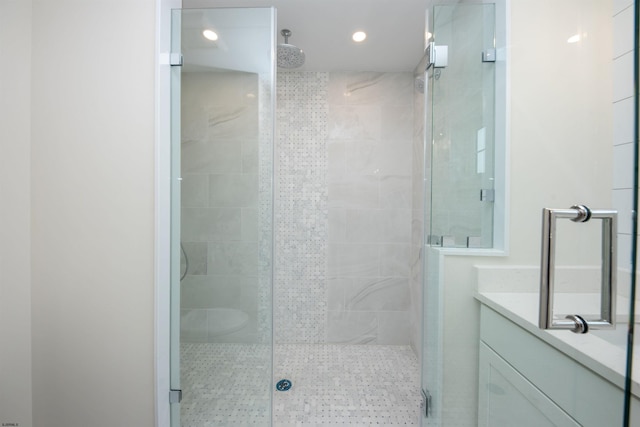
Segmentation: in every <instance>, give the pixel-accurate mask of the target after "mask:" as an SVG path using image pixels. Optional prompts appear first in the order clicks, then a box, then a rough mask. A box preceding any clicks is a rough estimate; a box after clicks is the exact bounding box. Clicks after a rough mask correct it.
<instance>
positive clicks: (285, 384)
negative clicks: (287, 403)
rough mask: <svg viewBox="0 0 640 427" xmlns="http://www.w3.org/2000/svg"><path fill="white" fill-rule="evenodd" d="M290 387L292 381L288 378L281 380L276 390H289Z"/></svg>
mask: <svg viewBox="0 0 640 427" xmlns="http://www.w3.org/2000/svg"><path fill="white" fill-rule="evenodd" d="M290 388H291V381H289V380H287V379H284V380H280V381H278V383H277V384H276V390H278V391H287V390H289V389H290Z"/></svg>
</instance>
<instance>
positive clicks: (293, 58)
mask: <svg viewBox="0 0 640 427" xmlns="http://www.w3.org/2000/svg"><path fill="white" fill-rule="evenodd" d="M280 34H282V36H283V37H284V43H280V44H279V45H278V67H280V68H298V67H302V65H303V64H304V60H305V55H304V52H303V51H302V49H300V48H298V47H296V46H294V45H292V44H289V43H288V42H289V37H291V30H288V29H286V28H285V29H283V30H282V31H280Z"/></svg>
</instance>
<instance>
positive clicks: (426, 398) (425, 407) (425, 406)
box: [420, 388, 431, 418]
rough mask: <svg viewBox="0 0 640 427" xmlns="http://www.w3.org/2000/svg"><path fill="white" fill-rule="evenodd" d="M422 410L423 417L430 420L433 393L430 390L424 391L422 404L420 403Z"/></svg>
mask: <svg viewBox="0 0 640 427" xmlns="http://www.w3.org/2000/svg"><path fill="white" fill-rule="evenodd" d="M420 408H421V409H422V415H424V417H425V418H429V415H430V414H431V393H429V390H427V389H424V388H423V389H422V402H421V403H420Z"/></svg>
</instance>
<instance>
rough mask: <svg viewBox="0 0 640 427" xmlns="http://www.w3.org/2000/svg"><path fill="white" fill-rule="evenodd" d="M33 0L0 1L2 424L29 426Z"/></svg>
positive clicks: (0, 358)
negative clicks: (31, 18) (30, 155)
mask: <svg viewBox="0 0 640 427" xmlns="http://www.w3.org/2000/svg"><path fill="white" fill-rule="evenodd" d="M30 16H31V1H23V0H7V1H2V2H0V135H2V137H0V343H1V344H0V384H1V386H0V424H2V423H7V424H8V423H19V424H20V426H24V427H29V426H31V424H32V422H31V334H30V333H31V279H30V278H31V263H30V253H29V252H30V233H31V227H30V224H29V223H30V220H29V215H30V207H31V203H30V201H29V190H30V165H29V151H30V146H29V144H30V141H29V139H30V113H29V109H30V78H31V74H30V73H31V20H30Z"/></svg>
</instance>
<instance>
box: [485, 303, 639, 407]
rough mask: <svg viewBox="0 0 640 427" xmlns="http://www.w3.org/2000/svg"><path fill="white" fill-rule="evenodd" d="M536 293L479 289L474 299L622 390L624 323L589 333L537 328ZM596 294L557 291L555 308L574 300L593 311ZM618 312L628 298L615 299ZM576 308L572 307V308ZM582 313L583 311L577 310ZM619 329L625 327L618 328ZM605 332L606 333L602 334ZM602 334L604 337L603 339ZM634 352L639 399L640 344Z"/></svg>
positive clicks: (623, 316) (561, 309)
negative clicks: (611, 337)
mask: <svg viewBox="0 0 640 427" xmlns="http://www.w3.org/2000/svg"><path fill="white" fill-rule="evenodd" d="M538 295H539V294H538V293H537V292H531V293H529V292H519V293H516V292H479V293H477V294H476V299H477V300H478V301H480V302H481V303H482V304H484V305H486V306H487V307H489V308H491V309H493V310H494V311H496V312H498V313H499V314H501V315H503V316H505V317H506V318H507V319H509V320H511V321H512V322H514V323H515V324H517V325H518V326H520V327H521V328H523V329H525V330H527V331H528V332H530V333H532V334H533V335H535V336H537V337H538V338H540V339H541V340H543V341H545V342H547V343H548V344H550V345H552V346H553V347H555V348H556V349H558V350H559V351H561V352H563V353H564V354H566V355H567V356H569V357H571V358H573V359H574V360H576V361H577V362H579V363H581V364H582V365H584V366H586V367H587V368H589V369H591V370H592V371H594V372H596V373H597V374H599V375H601V376H602V377H604V378H606V379H607V380H609V381H610V382H611V383H613V384H615V385H616V386H618V387H620V388H622V389H624V378H625V370H626V356H627V354H626V345H625V343H624V332H625V329H626V323H621V324H619V325H618V327H617V330H616V331H595V332H594V333H588V334H574V333H572V332H571V331H550V330H541V329H539V328H538V304H539V302H538V298H539V296H538ZM598 298H599V296H598V295H597V294H575V293H570V294H569V293H568V294H557V295H556V296H555V301H556V307H557V310H559V311H562V312H570V311H569V310H567V311H565V310H563V308H564V307H567V306H573V307H575V305H576V302H577V303H578V305H579V306H580V308H581V309H586V310H587V311H586V313H589V312H590V313H596V312H597V308H596V307H597V304H598V303H599V299H598ZM618 306H619V308H620V309H624V310H618V313H619V314H620V311H626V312H628V310H627V307H628V301H626V298H619V299H618ZM574 310H575V308H574ZM580 313H585V311H580ZM626 317H627V316H626V315H625V314H624V313H623V314H622V316H621V318H620V320H623V321H624V318H626ZM620 328H624V329H621V330H619V329H620ZM616 333H617V335H618V337H620V335H621V334H622V339H618V341H622V342H621V343H620V345H615V344H612V342H611V341H613V342H615V341H616V340H615V339H613V340H612V339H610V335H609V334H616ZM605 334H607V335H605ZM602 337H605V338H607V339H603V338H602ZM634 347H635V350H636V351H634V358H633V359H634V360H633V366H634V367H635V368H636V369H635V372H636V374H635V375H633V387H632V389H633V390H634V393H633V394H634V395H635V396H636V397H639V398H640V381H639V380H640V374H638V373H637V371H638V369H639V367H640V354H639V353H640V345H638V344H636V345H635V346H634Z"/></svg>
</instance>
